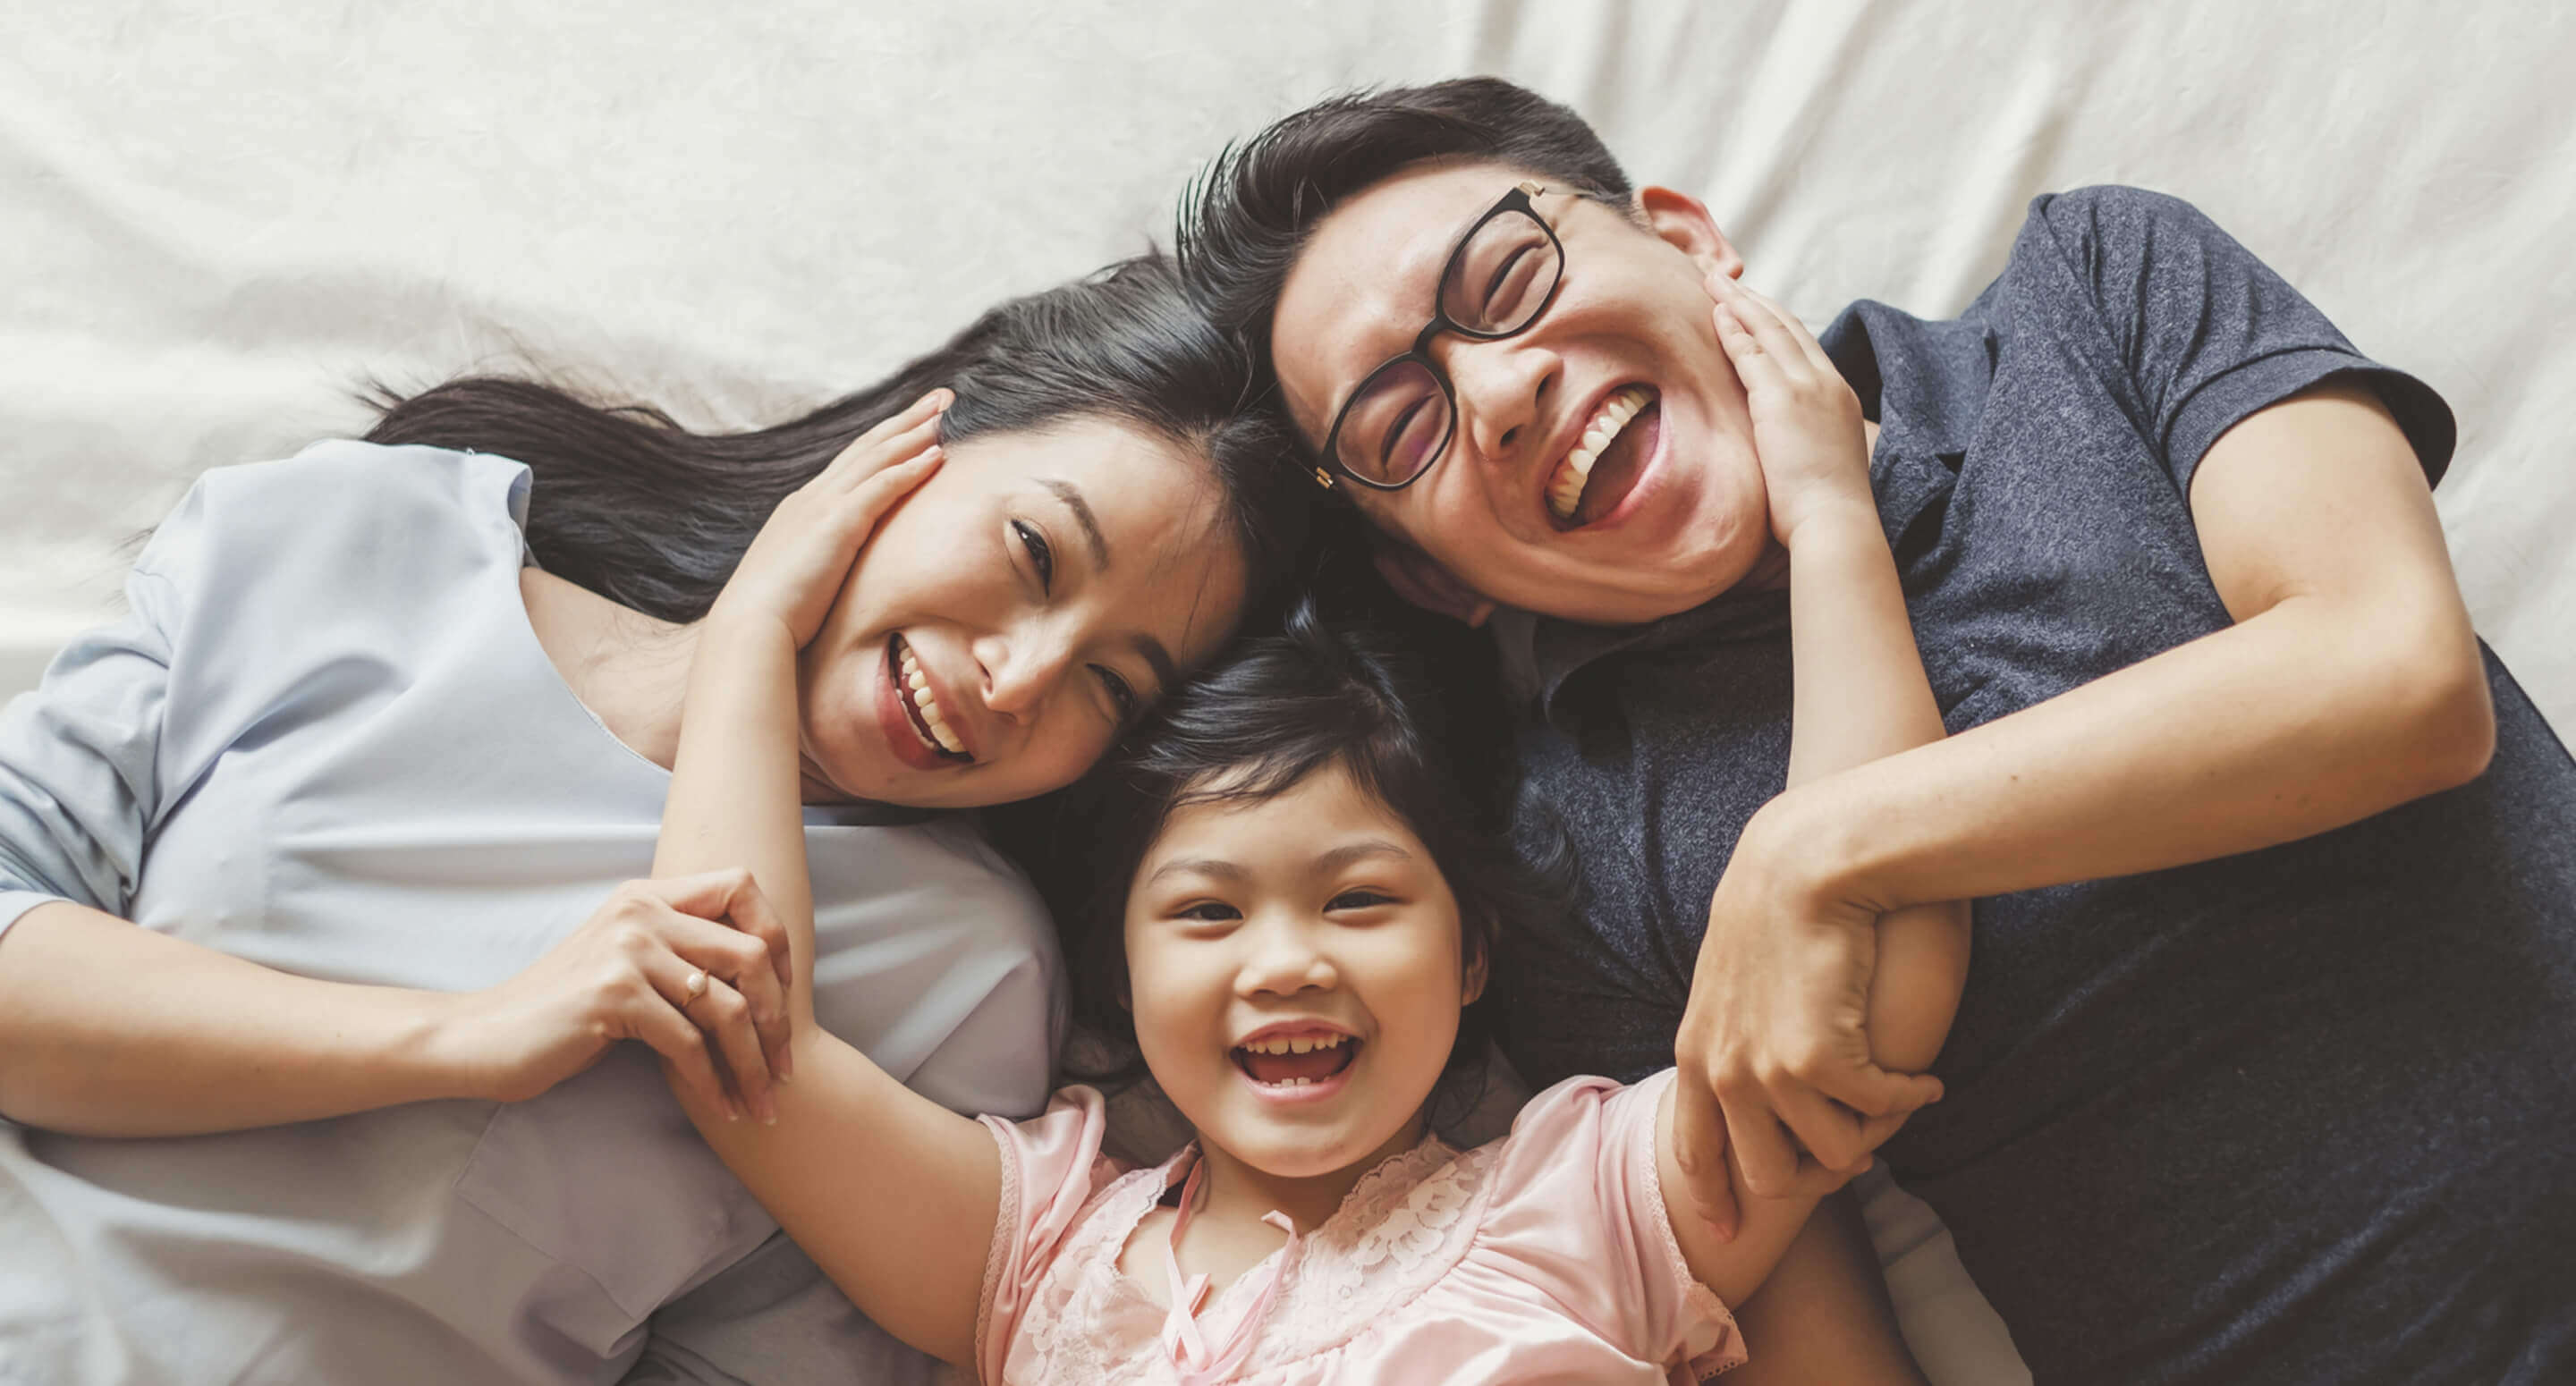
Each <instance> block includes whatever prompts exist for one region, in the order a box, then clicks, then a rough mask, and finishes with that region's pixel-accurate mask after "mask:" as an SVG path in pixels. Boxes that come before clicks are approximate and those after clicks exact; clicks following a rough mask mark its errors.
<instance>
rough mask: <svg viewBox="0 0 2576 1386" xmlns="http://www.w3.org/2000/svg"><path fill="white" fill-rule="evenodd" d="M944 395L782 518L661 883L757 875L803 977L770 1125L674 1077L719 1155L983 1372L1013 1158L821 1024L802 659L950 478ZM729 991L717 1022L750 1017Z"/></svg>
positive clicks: (737, 617) (801, 1240)
mask: <svg viewBox="0 0 2576 1386" xmlns="http://www.w3.org/2000/svg"><path fill="white" fill-rule="evenodd" d="M944 403H945V396H944V394H934V395H933V396H930V397H927V398H925V399H924V401H923V402H922V403H921V404H918V405H915V406H914V407H913V408H912V409H911V410H909V411H907V412H906V413H904V414H901V415H898V416H896V417H895V418H894V419H892V420H889V421H888V422H887V423H885V424H881V425H879V426H878V427H877V428H875V429H873V430H870V432H869V433H868V434H867V435H866V436H865V437H863V438H861V439H860V440H859V442H858V443H857V444H855V445H853V446H852V447H851V448H850V450H849V451H847V452H845V453H843V454H842V455H841V457H840V458H839V459H838V460H836V461H834V462H833V464H832V465H831V466H830V467H829V468H826V469H825V470H824V472H823V473H822V474H821V475H820V476H818V477H817V478H816V479H815V480H814V481H813V482H811V483H809V484H808V485H807V486H805V487H804V488H803V489H801V490H799V491H798V492H797V493H796V494H795V495H793V496H790V497H789V498H788V499H787V500H786V501H785V502H783V503H782V504H781V505H780V506H779V508H778V511H777V513H776V514H775V515H773V516H772V517H771V518H770V521H769V523H768V524H767V525H766V526H765V527H763V529H762V530H761V533H760V537H759V538H758V539H757V540H756V541H754V543H753V545H752V548H751V552H750V553H749V554H747V555H745V557H744V559H743V562H742V566H741V568H740V569H739V570H737V572H736V573H735V576H734V578H733V580H732V581H731V582H729V583H728V584H727V585H726V588H725V591H724V595H723V596H722V597H721V598H719V599H718V601H717V603H716V607H715V610H714V611H713V612H712V613H711V614H710V615H709V616H708V618H707V621H706V623H705V626H704V628H703V629H702V630H701V631H700V633H699V640H698V646H697V651H696V654H695V657H694V661H693V663H692V667H691V670H690V675H689V691H688V701H687V704H686V708H685V711H684V713H683V715H682V718H681V724H680V747H679V754H678V757H677V762H676V764H675V766H674V767H673V770H672V775H671V793H670V798H669V801H668V802H667V803H666V805H665V806H664V809H663V814H662V836H661V843H660V847H659V849H658V850H657V851H656V853H655V854H654V859H653V873H654V875H655V876H656V877H661V876H666V875H680V874H687V873H692V872H700V871H707V870H711V869H715V868H720V867H740V868H748V870H749V872H750V874H751V876H752V878H753V879H754V880H755V881H756V882H757V887H756V889H757V892H758V894H759V895H760V896H761V897H764V898H765V900H766V902H767V908H768V911H769V912H770V913H773V914H774V915H775V916H776V918H777V920H778V921H779V923H780V924H781V925H782V926H783V927H784V928H785V930H786V935H787V938H788V947H789V952H790V954H791V956H792V958H793V966H792V968H791V971H792V974H793V978H792V982H791V985H790V986H789V988H788V998H787V1006H788V1021H789V1024H790V1028H791V1030H792V1034H793V1038H792V1039H791V1040H790V1042H789V1047H788V1055H789V1058H788V1062H787V1063H786V1064H784V1065H782V1066H781V1068H782V1074H783V1075H784V1076H785V1077H786V1078H787V1081H785V1082H783V1083H782V1084H781V1085H780V1086H779V1087H778V1088H777V1090H776V1094H775V1096H776V1102H777V1118H776V1121H775V1123H774V1124H769V1123H764V1122H759V1121H736V1120H732V1119H731V1118H730V1117H729V1116H728V1115H727V1113H726V1112H725V1111H724V1110H723V1109H722V1108H720V1107H717V1106H716V1105H714V1104H713V1103H711V1102H709V1101H708V1100H707V1099H706V1098H705V1097H704V1095H703V1094H701V1093H700V1092H698V1091H697V1090H695V1089H694V1088H692V1087H691V1086H690V1085H689V1084H687V1083H685V1082H683V1081H680V1079H679V1078H678V1077H677V1076H676V1075H674V1076H673V1081H672V1088H673V1090H674V1091H676V1092H677V1093H678V1094H679V1096H680V1101H681V1105H682V1106H683V1107H685V1108H687V1110H688V1113H689V1118H690V1120H691V1121H693V1122H695V1123H696V1124H697V1128H698V1130H699V1131H700V1132H701V1133H702V1134H704V1135H705V1136H706V1138H707V1141H708V1143H709V1144H710V1145H712V1146H714V1147H715V1149H716V1152H717V1153H718V1154H719V1155H721V1156H723V1157H724V1161H725V1163H726V1164H727V1165H729V1166H731V1167H732V1169H733V1172H734V1173H735V1174H736V1175H738V1176H740V1177H741V1179H742V1181H743V1183H744V1184H746V1185H748V1186H749V1187H750V1189H751V1191H752V1192H753V1193H754V1194H755V1195H757V1196H758V1197H759V1199H760V1201H761V1203H762V1204H763V1205H765V1206H766V1207H767V1208H768V1209H769V1211H770V1214H771V1215H772V1216H774V1217H776V1218H777V1219H778V1223H779V1225H780V1226H781V1227H783V1228H785V1229H786V1230H787V1233H788V1235H789V1236H791V1237H793V1238H795V1240H796V1242H797V1243H798V1244H799V1245H800V1246H802V1247H804V1249H805V1251H806V1253H807V1254H808V1255H810V1256H812V1257H813V1258H814V1261H815V1263H816V1264H817V1265H820V1266H821V1267H822V1268H823V1272H824V1273H825V1274H826V1275H829V1276H830V1277H831V1278H832V1281H833V1283H835V1284H837V1285H839V1286H840V1287H841V1290H842V1292H843V1293H845V1294H847V1295H848V1296H849V1297H850V1299H851V1300H852V1301H853V1302H854V1303H856V1304H857V1305H858V1306H859V1308H860V1309H861V1310H862V1311H864V1312H865V1313H866V1314H867V1315H868V1317H870V1318H872V1319H874V1320H876V1321H877V1322H878V1323H879V1324H881V1325H883V1326H884V1327H885V1328H886V1330H887V1331H889V1332H891V1333H893V1334H894V1335H895V1336H896V1337H898V1338H901V1339H903V1340H904V1341H905V1342H907V1343H910V1344H912V1345H913V1346H914V1347H917V1348H919V1349H921V1350H922V1351H924V1352H928V1353H930V1354H931V1355H933V1356H935V1357H938V1358H940V1359H942V1360H944V1361H947V1362H950V1363H953V1364H958V1365H961V1366H966V1365H970V1364H971V1363H972V1362H973V1361H974V1355H975V1311H976V1306H977V1302H978V1298H979V1295H980V1293H981V1291H982V1287H983V1277H984V1257H985V1252H986V1250H987V1248H988V1245H989V1239H990V1237H991V1233H992V1229H993V1225H994V1219H995V1215H996V1213H997V1211H998V1209H999V1204H1000V1198H1001V1178H1002V1175H1001V1156H1000V1154H999V1152H998V1151H997V1150H996V1149H995V1147H994V1144H993V1140H992V1137H991V1135H990V1134H989V1133H987V1132H986V1131H985V1130H984V1129H983V1127H982V1126H981V1125H979V1124H978V1123H976V1122H975V1121H973V1120H971V1119H969V1118H966V1117H961V1116H958V1115H956V1114H955V1113H953V1112H950V1111H949V1110H947V1109H946V1108H944V1107H941V1106H940V1105H939V1104H937V1103H935V1102H932V1101H931V1100H929V1099H928V1098H925V1097H922V1096H920V1095H919V1094H916V1093H914V1092H913V1091H911V1090H910V1089H908V1088H906V1087H904V1086H903V1084H901V1083H899V1082H896V1081H895V1080H894V1078H893V1077H891V1076H890V1075H888V1074H887V1073H886V1072H885V1070H883V1069H881V1068H878V1067H877V1066H876V1064H874V1063H873V1062H871V1061H870V1060H869V1059H868V1057H867V1056H866V1055H865V1054H862V1053H860V1052H859V1051H858V1050H857V1049H854V1048H852V1047H851V1046H850V1045H848V1044H846V1043H843V1042H842V1041H841V1040H839V1039H837V1038H835V1037H834V1036H832V1035H830V1034H827V1033H825V1032H824V1031H822V1030H820V1029H818V1028H816V1027H815V1025H814V1011H813V995H814V993H813V981H814V904H813V891H812V887H811V884H810V882H809V880H808V878H807V875H806V863H805V825H804V809H803V804H802V793H801V781H800V775H799V768H798V761H797V744H798V717H797V703H796V652H797V650H798V649H799V647H800V646H801V645H802V644H803V642H804V641H806V640H808V639H811V638H812V636H813V633H814V631H815V630H816V629H817V628H818V627H819V626H820V624H821V622H822V618H823V613H824V612H825V611H826V610H828V609H829V606H830V601H831V598H832V595H833V594H834V593H835V592H836V591H837V590H838V589H839V588H840V586H841V580H842V578H843V577H844V575H846V574H847V572H848V571H849V569H850V566H851V564H852V562H853V560H854V557H855V555H856V553H857V552H858V550H859V548H860V546H861V545H862V544H863V543H864V542H865V539H866V537H867V534H868V533H869V531H870V530H872V529H873V528H874V526H875V524H876V522H877V520H878V519H879V518H880V517H882V516H883V515H884V513H885V512H886V511H887V510H888V509H890V508H891V507H892V505H893V504H894V502H895V501H897V500H899V499H900V498H901V497H902V496H903V495H904V493H906V492H908V491H909V490H911V489H912V487H913V486H915V485H918V484H919V483H920V482H921V481H922V480H923V479H924V478H926V477H927V476H928V475H929V474H930V472H931V471H932V470H933V469H935V467H936V466H937V463H938V457H939V454H938V451H937V448H936V446H935V445H934V443H933V440H934V439H935V438H936V437H937V432H936V429H937V412H938V407H939V406H941V405H943V404H944ZM748 1004H750V1003H748V1002H746V1001H745V1000H744V999H743V998H742V997H741V996H740V995H738V994H737V993H735V992H734V991H733V990H732V989H731V988H728V987H726V986H724V985H723V984H722V983H720V982H713V983H710V984H709V987H708V990H707V994H706V995H705V996H703V997H701V998H699V999H698V1000H696V1001H695V1002H693V1003H691V1007H690V1013H691V1015H692V1017H693V1018H696V1019H698V1020H700V1021H701V1023H704V1022H705V1021H707V1020H708V1019H710V1018H713V1017H718V1016H722V1015H725V1014H728V1013H730V1012H732V1011H734V1010H736V1009H737V1008H741V1007H744V1006H747V1005H748Z"/></svg>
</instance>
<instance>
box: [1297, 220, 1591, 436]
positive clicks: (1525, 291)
mask: <svg viewBox="0 0 2576 1386" xmlns="http://www.w3.org/2000/svg"><path fill="white" fill-rule="evenodd" d="M1562 269H1563V265H1562V263H1561V260H1560V257H1559V255H1558V253H1557V248H1556V241H1555V239H1554V238H1553V237H1551V236H1549V235H1548V232H1547V228H1546V227H1545V226H1543V225H1541V224H1540V223H1539V221H1538V219H1537V218H1536V217H1535V216H1532V215H1531V214H1529V213H1528V212H1525V211H1522V210H1520V209H1518V208H1512V209H1508V210H1506V211H1503V212H1500V213H1498V214H1496V215H1494V216H1492V217H1488V218H1487V219H1486V220H1485V221H1484V222H1483V223H1482V224H1480V225H1478V226H1477V227H1476V229H1475V230H1474V231H1473V232H1471V233H1470V234H1469V235H1468V237H1467V240H1466V242H1465V244H1463V245H1461V246H1460V247H1459V248H1458V253H1457V255H1456V257H1455V258H1453V259H1452V260H1451V261H1450V262H1449V270H1448V273H1447V275H1445V276H1444V277H1443V278H1442V279H1441V281H1440V312H1441V315H1442V316H1443V317H1445V318H1447V319H1448V321H1449V322H1450V323H1452V324H1454V325H1455V326H1456V327H1457V328H1458V329H1459V330H1460V331H1462V332H1464V333H1466V334H1467V335H1469V336H1475V337H1501V336H1508V335H1510V334H1512V333H1514V332H1518V331H1520V330H1521V329H1522V328H1524V327H1527V326H1529V324H1530V322H1531V320H1532V319H1534V318H1536V317H1537V316H1538V314H1539V310H1540V309H1541V308H1544V307H1545V306H1546V305H1547V300H1548V295H1549V294H1551V293H1553V292H1554V291H1555V289H1556V280H1557V276H1558V274H1559V273H1560V272H1561V271H1562ZM1454 414H1455V411H1454V410H1453V408H1452V407H1451V404H1450V397H1449V392H1448V391H1447V390H1446V389H1444V388H1442V386H1441V383H1440V381H1439V379H1438V377H1436V376H1434V375H1433V374H1432V372H1431V369H1430V367H1429V366H1428V365H1426V364H1425V363H1423V362H1422V361H1419V360H1415V359H1410V358H1407V359H1402V360H1397V361H1391V362H1389V363H1387V364H1386V365H1385V366H1383V367H1381V368H1380V369H1379V370H1378V372H1377V374H1375V375H1372V376H1370V377H1369V379H1368V381H1367V383H1366V384H1364V385H1362V386H1361V387H1360V390H1359V393H1358V394H1357V395H1356V396H1355V397H1354V398H1353V399H1352V401H1351V404H1350V408H1349V410H1348V412H1347V413H1346V414H1345V415H1344V416H1343V419H1342V429H1341V433H1340V436H1339V437H1338V438H1336V439H1335V443H1334V446H1335V450H1336V452H1338V453H1339V455H1340V460H1341V464H1342V466H1343V467H1345V468H1347V469H1349V471H1350V472H1351V474H1352V475H1354V476H1357V477H1360V478H1362V479H1363V480H1367V481H1373V482H1376V483H1378V484H1379V485H1383V486H1395V485H1401V484H1402V483H1404V482H1407V481H1410V480H1412V479H1413V478H1414V477H1416V476H1419V475H1421V473H1422V471H1423V469H1424V468H1427V467H1429V466H1430V465H1431V464H1432V463H1433V462H1435V461H1437V460H1439V457H1440V454H1441V453H1442V452H1443V451H1444V450H1446V449H1447V447H1448V445H1449V435H1450V433H1451V432H1452V430H1453V428H1454V426H1455V424H1456V419H1455V417H1454Z"/></svg>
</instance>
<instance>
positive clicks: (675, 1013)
mask: <svg viewBox="0 0 2576 1386" xmlns="http://www.w3.org/2000/svg"><path fill="white" fill-rule="evenodd" d="M655 990H656V991H659V990H660V988H658V987H656V988H655ZM631 1023H632V1028H633V1033H634V1035H635V1037H636V1038H637V1039H640V1040H642V1041H644V1043H646V1044H647V1045H650V1046H652V1049H653V1052H654V1053H656V1054H659V1055H661V1056H662V1059H663V1062H665V1063H667V1064H669V1065H670V1066H671V1067H672V1068H674V1069H676V1070H678V1071H679V1075H680V1079H681V1081H682V1082H684V1083H686V1084H688V1085H689V1087H690V1088H691V1089H692V1090H694V1091H695V1092H696V1093H697V1094H698V1096H699V1099H700V1100H701V1101H704V1102H705V1103H706V1104H707V1105H708V1106H710V1107H713V1108H714V1109H715V1110H717V1111H719V1112H722V1113H724V1114H725V1120H727V1121H740V1120H742V1104H741V1103H739V1102H736V1101H734V1099H733V1096H732V1094H730V1093H728V1092H726V1091H725V1085H724V1080H723V1079H722V1078H720V1077H718V1076H717V1075H716V1065H715V1060H714V1059H713V1058H712V1057H710V1056H709V1055H708V1053H707V1042H706V1038H705V1036H703V1035H702V1034H700V1033H699V1031H698V1027H697V1026H696V1025H695V1024H693V1023H691V1021H690V1020H689V1017H688V1016H687V1015H686V1014H684V1013H682V1012H681V1010H680V1009H679V1007H677V1006H674V1005H671V1004H669V1001H668V998H664V1003H663V1004H661V1005H657V1006H654V1007H652V1008H651V1009H650V1010H648V1011H646V1012H644V1013H643V1014H640V1015H637V1016H635V1017H633V1019H632V1022H631Z"/></svg>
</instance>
